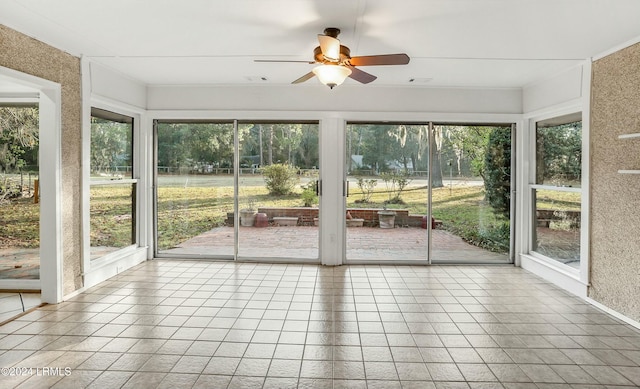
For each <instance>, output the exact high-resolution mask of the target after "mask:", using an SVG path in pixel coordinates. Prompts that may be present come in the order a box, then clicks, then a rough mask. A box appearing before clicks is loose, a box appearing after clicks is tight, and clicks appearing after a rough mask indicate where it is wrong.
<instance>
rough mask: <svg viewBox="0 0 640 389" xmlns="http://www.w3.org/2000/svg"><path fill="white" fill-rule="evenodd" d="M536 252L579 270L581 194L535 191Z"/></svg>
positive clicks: (534, 242) (534, 239)
mask: <svg viewBox="0 0 640 389" xmlns="http://www.w3.org/2000/svg"><path fill="white" fill-rule="evenodd" d="M533 199H534V204H535V210H534V211H535V216H536V218H535V223H536V224H535V226H536V227H535V234H534V236H533V242H532V243H533V244H532V246H533V250H534V251H536V252H538V253H540V254H543V255H545V256H547V257H549V258H551V259H554V260H556V261H558V262H561V263H564V264H566V265H569V266H572V267H575V268H579V267H580V218H581V212H580V209H581V194H580V193H575V192H561V191H554V190H536V189H534V190H533Z"/></svg>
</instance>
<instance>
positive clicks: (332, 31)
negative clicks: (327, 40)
mask: <svg viewBox="0 0 640 389" xmlns="http://www.w3.org/2000/svg"><path fill="white" fill-rule="evenodd" d="M339 34H340V29H339V28H336V27H327V28H325V29H324V35H326V36H330V37H332V38H338V35H339Z"/></svg>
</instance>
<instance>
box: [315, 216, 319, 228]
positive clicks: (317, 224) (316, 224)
mask: <svg viewBox="0 0 640 389" xmlns="http://www.w3.org/2000/svg"><path fill="white" fill-rule="evenodd" d="M313 225H314V226H316V227H318V226H319V225H320V219H318V218H317V217H314V218H313Z"/></svg>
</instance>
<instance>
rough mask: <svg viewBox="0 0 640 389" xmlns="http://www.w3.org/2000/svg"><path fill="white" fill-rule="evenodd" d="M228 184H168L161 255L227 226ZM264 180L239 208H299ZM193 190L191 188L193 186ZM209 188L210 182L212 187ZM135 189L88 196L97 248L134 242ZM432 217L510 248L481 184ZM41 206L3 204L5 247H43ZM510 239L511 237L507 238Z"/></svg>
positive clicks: (413, 209) (476, 239)
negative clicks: (250, 204)
mask: <svg viewBox="0 0 640 389" xmlns="http://www.w3.org/2000/svg"><path fill="white" fill-rule="evenodd" d="M230 182H232V181H229V180H228V179H226V180H220V181H219V182H215V183H213V184H211V185H210V186H197V185H198V183H194V184H195V185H196V186H194V187H190V186H185V185H177V184H176V185H166V186H161V187H160V188H159V189H158V198H159V201H158V231H159V237H158V247H159V248H160V249H161V250H163V249H167V248H170V247H173V246H175V245H177V244H179V243H180V242H183V241H185V240H187V239H189V238H192V237H194V236H196V235H199V234H201V233H203V232H205V231H208V230H210V229H211V228H214V227H217V226H221V225H223V224H224V220H225V219H226V216H227V212H232V211H233V205H234V201H233V187H232V186H231V185H229V184H230ZM260 182H261V181H260V179H259V178H253V181H246V182H245V184H246V185H243V186H242V187H241V191H240V200H239V202H240V207H241V208H242V207H243V206H245V205H246V204H247V203H248V199H249V198H251V199H253V202H254V203H255V204H256V206H261V207H275V206H280V207H281V206H287V207H295V206H302V205H303V201H302V199H301V196H300V192H301V189H300V188H296V190H297V191H298V192H297V193H294V194H291V195H288V196H271V195H269V194H268V193H267V190H266V188H265V187H264V186H262V185H260ZM192 185H193V184H192ZM207 185H209V183H207ZM408 189H410V190H405V192H403V194H402V197H401V198H402V200H403V202H404V204H391V205H389V208H404V209H408V210H409V211H410V213H411V214H418V215H425V214H426V211H427V192H426V188H424V187H420V186H414V187H410V188H408ZM130 193H131V187H127V186H94V187H93V188H92V190H91V198H92V200H91V244H92V246H109V247H123V246H127V245H129V244H130V243H131V228H132V219H131V218H130V216H131V214H132V211H131V197H130ZM360 198H361V196H360V194H359V192H358V189H357V188H354V187H352V189H351V196H350V197H349V198H348V201H347V206H348V207H350V208H351V207H354V208H355V207H364V208H382V206H383V203H384V202H385V200H387V199H388V193H386V192H385V188H384V187H382V186H378V187H376V189H375V191H374V193H373V195H372V197H371V202H370V203H367V204H363V203H356V200H358V199H360ZM537 200H538V207H539V208H554V209H566V210H579V209H580V194H579V193H568V192H553V191H540V192H539V193H538V198H537ZM432 209H433V216H434V217H435V218H436V219H439V220H441V221H442V228H444V229H446V230H448V231H451V232H453V233H455V234H457V235H459V236H461V237H462V238H464V239H465V240H467V241H469V242H471V243H473V244H476V245H478V246H481V247H485V248H487V249H490V250H494V251H502V252H504V251H506V250H507V249H508V231H509V228H508V222H507V221H506V220H503V219H502V218H501V217H499V216H496V215H495V214H494V212H493V210H492V209H491V207H490V206H489V205H488V204H486V202H485V201H484V188H483V186H482V185H477V184H476V185H464V184H457V185H454V186H453V187H452V188H449V187H445V188H434V190H433V193H432ZM38 225H39V205H38V204H34V203H33V199H31V198H21V199H17V200H12V201H11V202H8V203H4V204H2V205H0V248H7V247H20V248H30V247H38V246H39V231H38ZM505 234H506V235H505Z"/></svg>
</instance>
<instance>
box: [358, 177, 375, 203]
mask: <svg viewBox="0 0 640 389" xmlns="http://www.w3.org/2000/svg"><path fill="white" fill-rule="evenodd" d="M377 183H378V180H375V179H369V180H367V179H365V178H364V177H358V188H360V191H361V192H362V199H361V200H359V201H358V202H360V203H368V202H369V201H371V195H372V194H373V190H374V189H375V188H376V185H377Z"/></svg>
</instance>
